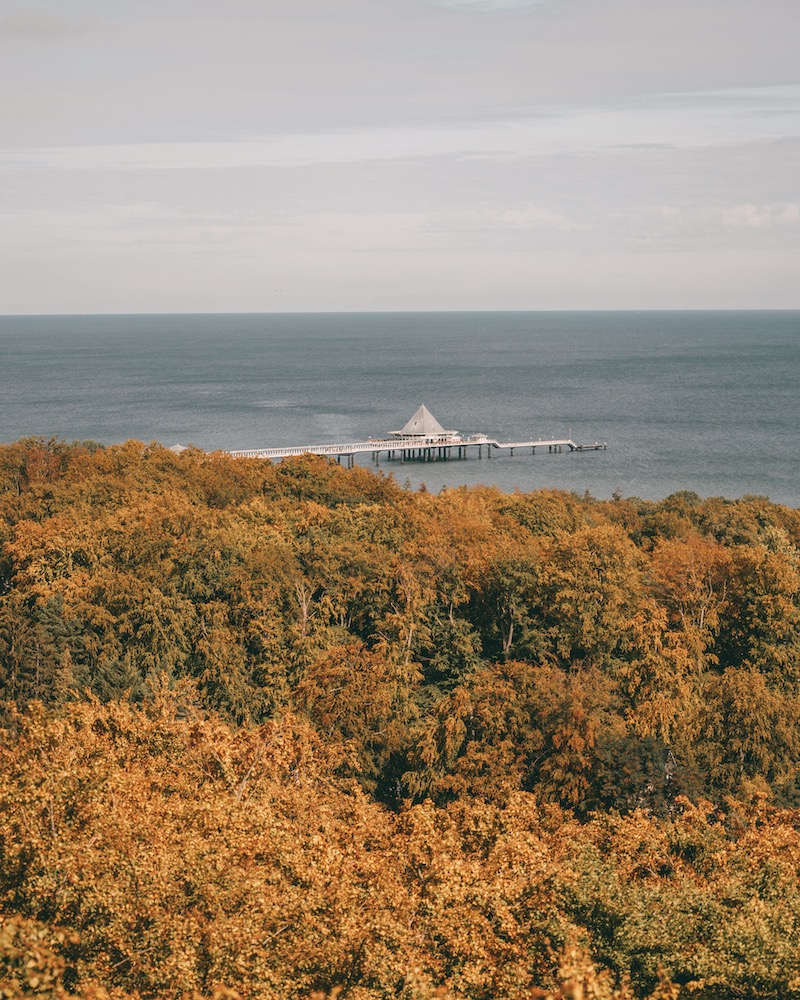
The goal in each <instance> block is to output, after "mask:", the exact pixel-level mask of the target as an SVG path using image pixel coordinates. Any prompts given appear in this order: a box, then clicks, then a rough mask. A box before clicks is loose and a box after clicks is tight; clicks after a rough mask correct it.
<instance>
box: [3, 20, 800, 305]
mask: <svg viewBox="0 0 800 1000" xmlns="http://www.w3.org/2000/svg"><path fill="white" fill-rule="evenodd" d="M643 8H647V9H646V10H644V9H643ZM798 32H800V4H796V3H795V2H794V0H760V2H758V3H756V2H755V0H752V2H751V0H738V2H737V3H735V4H731V3H730V2H729V0H705V2H704V3H703V4H702V5H698V4H696V3H694V2H690V0H674V2H673V3H672V4H670V5H642V4H641V3H640V2H637V0H607V2H605V3H604V4H595V3H590V2H589V0H552V2H546V3H535V2H523V0H340V3H338V4H337V5H335V6H334V7H331V6H330V4H328V3H326V2H325V0H295V2H294V3H293V4H292V5H282V6H277V5H269V4H268V5H264V4H263V3H261V2H256V0H237V2H236V3H235V4H233V5H231V6H230V7H226V8H225V10H224V11H223V10H222V9H221V8H220V7H219V6H218V5H217V4H216V3H212V2H211V0H194V2H193V3H190V2H188V0H174V2H173V3H170V4H168V5H164V4H159V3H156V2H155V0H138V2H136V3H134V2H133V0H108V2H107V3H105V4H103V5H97V4H93V3H92V2H90V0H76V2H75V3H74V4H72V5H70V11H69V14H68V15H65V14H64V13H63V8H62V6H61V5H60V4H58V3H56V2H55V0H52V2H51V0H39V2H38V3H31V4H29V5H26V6H25V7H24V8H23V7H21V6H19V7H16V8H12V9H11V10H9V11H8V12H7V13H4V14H0V85H2V86H3V89H4V92H6V93H13V94H14V100H13V101H7V102H4V104H3V105H2V106H0V311H4V312H14V311H29V312H36V311H59V310H66V311H82V310H89V311H90V310H109V309H111V310H121V311H124V310H129V309H141V310H150V309H176V310H181V309H187V310H191V309H221V310H225V309H234V310H235V309H248V310H252V309H265V310H269V309H348V308H370V309H374V308H388V309H394V308H453V309H460V308H539V307H542V308H561V307H563V308H589V307H593V306H596V307H604V308H611V307H618V308H621V307H636V308H645V307H658V308H661V307H676V306H683V307H691V306H703V307H710V306H717V307H725V306H730V307H740V306H753V307H760V306H763V307H769V306H776V307H778V306H781V307H790V306H791V307H800V292H799V291H798V285H797V281H796V274H797V271H798V268H799V267H800V220H799V219H798V211H800V210H799V209H798V204H799V202H798V188H797V177H798V176H800V72H798V68H797V58H796V39H797V37H800V35H799V34H798Z"/></svg>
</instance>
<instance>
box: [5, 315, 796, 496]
mask: <svg viewBox="0 0 800 1000" xmlns="http://www.w3.org/2000/svg"><path fill="white" fill-rule="evenodd" d="M422 402H424V403H425V404H426V405H427V406H428V408H429V409H430V410H431V411H432V412H433V414H434V415H435V416H436V417H437V419H438V420H439V421H440V423H442V424H443V425H444V426H445V427H448V428H453V429H456V430H459V431H462V432H467V433H471V432H476V431H484V432H486V433H487V434H489V435H490V436H492V437H495V438H497V439H498V440H514V439H517V440H519V439H525V438H537V437H550V436H563V435H565V434H570V435H571V436H572V437H573V438H574V439H576V440H578V441H584V442H593V441H596V440H601V441H606V442H607V443H608V450H607V451H604V452H588V453H581V454H561V455H548V454H544V455H542V454H538V453H537V454H536V456H533V457H531V456H530V455H520V454H516V455H515V456H513V457H511V456H501V455H497V456H496V457H494V458H492V459H491V461H488V460H486V459H484V460H483V461H479V460H478V459H477V458H476V459H471V460H469V461H461V462H457V461H451V462H436V463H428V464H424V465H423V464H418V463H405V464H400V463H385V462H384V463H382V464H381V468H382V469H383V470H385V471H387V472H388V471H392V472H394V474H395V476H396V477H397V478H398V480H399V481H401V482H406V481H409V482H410V483H411V484H412V485H414V486H416V485H418V484H419V483H420V482H423V481H424V482H425V483H426V484H427V485H428V487H429V488H431V489H434V490H438V489H440V488H442V487H443V486H452V485H457V484H460V483H469V484H472V483H478V482H483V483H494V484H496V485H497V486H499V487H500V488H501V489H503V490H513V489H516V488H518V489H521V490H531V489H537V488H539V487H544V486H547V487H559V488H564V489H569V490H574V491H576V492H579V493H583V492H584V491H586V490H588V491H589V492H590V493H592V494H593V495H594V496H597V497H609V496H611V494H612V493H613V492H614V491H616V490H619V491H620V492H621V493H622V494H623V495H625V496H640V497H643V498H650V499H659V498H662V497H664V496H667V495H668V494H670V493H672V492H675V491H676V490H683V489H688V490H694V491H696V492H697V493H699V494H701V495H702V496H711V495H713V496H726V497H731V498H733V497H739V496H742V495H743V494H760V495H766V496H769V497H770V498H771V499H773V500H775V501H777V502H780V503H786V504H789V505H791V506H800V312H721V313H715V312H700V313H698V312H693V313H681V312H669V313H648V312H644V313H608V312H606V313H425V314H422V313H395V314H383V313H381V314H364V313H359V314H307V315H306V314H302V315H301V314H291V315H278V314H266V315H255V314H253V315H186V316H175V315H169V316H69V317H52V316H51V317H32V316H29V317H0V439H1V440H4V441H13V440H16V439H17V438H19V437H26V436H31V435H42V436H44V437H48V438H49V437H58V438H62V439H64V440H67V441H72V440H87V439H91V440H95V441H101V442H104V443H112V442H117V441H124V440H126V439H127V438H137V439H139V440H143V441H154V440H155V441H160V442H162V443H164V444H166V445H172V444H175V443H182V444H189V443H191V444H195V445H197V446H198V447H200V448H204V449H216V448H223V449H238V448H248V447H269V446H280V445H294V444H317V443H328V442H346V441H359V440H365V439H366V438H368V437H378V436H382V435H383V434H384V433H385V432H387V431H389V430H395V429H397V428H399V427H402V426H403V424H404V423H405V422H406V420H407V419H408V418H409V417H410V416H411V414H412V413H413V412H414V411H415V410H416V408H417V407H418V406H419V404H420V403H422ZM364 461H365V464H367V463H368V460H367V459H365V460H364ZM369 464H371V463H369Z"/></svg>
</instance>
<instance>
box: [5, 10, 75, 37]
mask: <svg viewBox="0 0 800 1000" xmlns="http://www.w3.org/2000/svg"><path fill="white" fill-rule="evenodd" d="M81 30H82V25H81V24H79V23H78V22H77V21H71V20H68V19H67V18H64V17H61V16H60V15H58V14H45V13H43V12H41V11H32V10H17V11H12V12H11V13H10V14H3V15H0V38H55V37H60V36H62V35H74V34H76V33H77V32H79V31H81Z"/></svg>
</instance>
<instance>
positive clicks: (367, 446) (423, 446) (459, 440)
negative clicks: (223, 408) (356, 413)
mask: <svg viewBox="0 0 800 1000" xmlns="http://www.w3.org/2000/svg"><path fill="white" fill-rule="evenodd" d="M454 448H455V449H456V450H457V452H458V455H459V458H462V457H466V451H467V449H468V448H477V449H478V453H479V455H480V454H482V452H483V449H484V448H486V449H487V455H488V454H491V453H490V452H489V449H490V448H491V449H494V450H499V451H510V453H511V454H513V453H514V451H515V450H517V449H524V448H530V449H531V453H535V451H536V449H537V448H547V449H548V450H549V451H551V452H552V451H563V450H564V449H565V448H566V449H567V450H568V451H601V450H602V451H604V450H605V449H606V444H605V442H598V441H596V442H594V444H577V443H576V442H575V441H573V440H572V438H571V437H566V438H539V439H537V440H530V441H506V442H501V441H496V440H495V439H494V438H490V437H488V436H487V435H486V434H471V435H467V436H464V435H460V434H459V435H453V434H447V435H439V436H432V437H405V438H400V437H397V438H371V439H370V440H368V441H352V442H349V443H347V444H320V445H294V446H291V447H287V448H245V449H242V450H240V451H232V452H229V454H230V455H231V456H232V457H233V458H271V459H280V458H291V457H293V456H296V455H309V454H310V455H322V456H329V457H331V458H348V459H352V458H353V456H355V455H363V454H372V455H375V456H377V457H379V456H380V455H381V453H382V452H386V453H387V456H388V457H389V458H394V457H398V458H409V459H411V458H428V459H430V458H431V457H434V456H433V453H434V452H436V454H437V455H438V457H441V458H449V457H450V452H451V451H452V449H454ZM351 464H352V463H351Z"/></svg>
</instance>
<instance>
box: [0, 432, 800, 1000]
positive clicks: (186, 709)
mask: <svg viewBox="0 0 800 1000" xmlns="http://www.w3.org/2000/svg"><path fill="white" fill-rule="evenodd" d="M799 624H800V512H799V511H797V510H793V509H789V508H786V507H781V506H778V505H774V504H772V503H770V502H769V501H768V500H766V499H765V498H762V497H746V498H743V499H741V500H736V501H732V500H725V499H721V498H713V499H701V498H699V497H697V496H696V495H695V494H692V493H688V492H685V493H677V494H675V495H673V496H671V497H669V498H667V499H666V500H663V501H661V502H651V501H643V500H638V499H622V498H615V499H613V500H609V501H599V500H595V499H593V498H591V497H588V496H587V497H578V496H576V495H574V494H569V493H563V492H557V491H550V490H542V491H538V492H534V493H530V494H503V493H501V492H499V491H498V490H496V489H493V488H485V487H478V488H471V489H467V488H460V489H448V490H445V491H443V492H442V493H441V494H439V495H438V496H434V495H431V494H429V493H427V492H425V491H424V490H423V491H412V490H410V489H406V488H403V487H402V486H401V485H399V484H398V483H397V482H395V481H394V479H392V478H391V477H389V478H387V477H383V476H380V475H377V474H374V473H372V472H370V471H368V470H366V469H362V468H358V467H357V468H355V469H352V470H345V469H342V468H339V467H338V466H336V465H332V464H329V463H328V462H327V461H325V460H323V459H317V458H313V457H311V456H305V457H302V458H298V459H292V460H287V461H284V462H283V463H281V464H278V465H272V464H270V463H269V462H266V461H259V460H233V459H230V458H228V457H226V456H224V455H221V454H214V455H207V454H204V453H202V452H199V451H193V450H190V451H188V452H184V453H183V454H181V455H175V454H173V453H171V452H170V451H168V450H166V449H164V448H162V447H160V446H157V445H151V446H145V445H143V444H141V443H138V442H128V443H126V444H124V445H120V446H114V447H108V448H103V447H100V446H98V445H94V444H91V443H83V444H72V445H67V444H64V443H60V442H44V441H41V440H38V439H37V440H26V441H21V442H18V443H16V444H13V445H6V446H0V721H1V724H2V727H3V742H2V746H1V747H0V997H3V996H5V997H9V998H11V997H18V996H19V997H27V996H31V997H33V996H39V997H46V998H50V997H52V998H56V997H58V998H62V1000H63V998H66V997H70V996H81V997H85V998H88V997H90V996H91V997H96V998H100V997H102V996H103V995H108V996H111V997H116V998H120V1000H121V998H129V997H130V998H133V997H141V998H145V997H154V998H155V997H171V998H172V997H174V998H177V997H180V996H182V995H188V996H191V995H197V996H203V997H210V996H213V995H214V994H215V991H216V994H217V996H219V997H223V996H233V995H234V993H233V992H229V991H235V993H237V994H239V995H241V996H242V997H253V998H262V997H263V998H267V1000H273V998H275V1000H278V998H284V997H297V998H302V997H311V996H313V995H316V996H319V997H324V996H328V995H339V996H341V997H342V998H344V997H351V998H353V1000H368V998H379V997H402V998H406V1000H412V998H418V1000H422V998H427V997H434V996H438V997H445V996H449V997H452V998H472V1000H494V998H508V1000H519V998H523V997H544V996H558V997H571V996H574V997H577V996H578V995H579V992H577V991H579V990H581V989H582V990H584V994H582V995H586V996H590V995H594V996H595V997H597V998H598V1000H602V998H606V997H607V998H611V997H612V996H613V997H618V998H623V997H634V996H635V997H645V996H650V997H653V998H656V997H662V998H667V997H676V996H677V995H678V992H679V991H680V995H682V996H683V995H686V996H693V997H697V998H699V1000H712V998H724V1000H729V998H730V1000H732V998H734V997H742V996H746V997H754V998H762V997H763V998H779V997H792V996H795V997H800V954H799V949H798V945H797V943H798V940H800V880H799V876H800V837H799V836H798V830H800V778H799V775H800V770H799V769H798V762H799V761H800V628H798V625H799ZM592 990H594V993H592V992H591V991H592ZM337 991H338V993H337Z"/></svg>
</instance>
